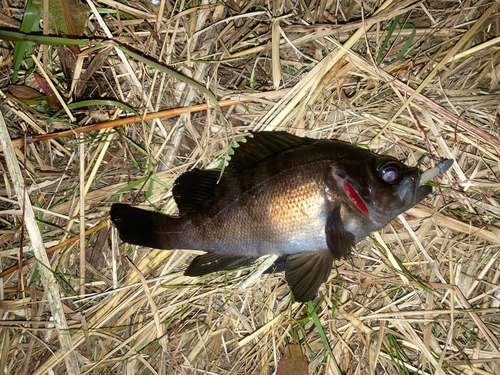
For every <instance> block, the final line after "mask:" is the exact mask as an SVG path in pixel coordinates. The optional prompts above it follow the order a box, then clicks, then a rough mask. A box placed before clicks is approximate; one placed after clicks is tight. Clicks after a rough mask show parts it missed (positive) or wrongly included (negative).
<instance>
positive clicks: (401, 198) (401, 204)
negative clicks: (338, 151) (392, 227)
mask: <svg viewBox="0 0 500 375" xmlns="http://www.w3.org/2000/svg"><path fill="white" fill-rule="evenodd" d="M442 164H443V163H441V164H440V165H439V166H441V167H440V168H438V167H439V166H438V167H436V168H435V169H436V170H435V171H434V170H433V171H432V173H428V174H427V177H426V178H428V179H430V178H432V177H434V176H435V175H437V174H438V173H444V171H446V170H447V169H448V168H449V167H450V166H451V163H449V161H447V164H446V165H445V166H444V167H443V166H442ZM331 173H332V175H333V177H334V180H335V184H336V189H335V190H336V191H337V192H340V195H341V196H342V198H343V201H344V202H345V203H346V204H347V206H348V207H349V208H350V209H349V210H347V211H348V212H349V214H350V215H356V216H357V217H358V218H360V219H362V221H363V222H364V223H369V224H371V225H370V228H369V231H370V232H371V231H373V230H378V229H380V228H382V227H384V226H385V225H387V224H388V223H389V222H390V221H391V220H393V219H394V218H395V217H397V216H398V215H399V214H401V213H403V212H405V211H407V210H408V209H410V208H411V207H413V206H415V205H416V204H417V203H419V202H420V201H421V200H423V199H424V198H425V197H426V196H427V195H429V194H430V193H431V191H432V188H431V187H430V186H427V185H424V184H423V183H424V182H425V181H422V179H421V172H420V170H419V169H418V168H413V167H408V166H406V165H404V164H403V163H401V162H400V161H399V160H397V159H395V158H393V157H390V156H380V155H377V154H373V153H371V152H369V151H365V150H363V151H362V152H360V153H359V154H358V156H357V157H356V158H352V157H350V158H345V159H342V160H341V161H339V162H338V163H335V164H334V165H332V166H331ZM349 214H348V215H349ZM345 219H347V220H348V219H349V218H345ZM357 221H358V222H359V220H357ZM363 234H364V233H363ZM361 236H362V235H361ZM357 237H358V236H357Z"/></svg>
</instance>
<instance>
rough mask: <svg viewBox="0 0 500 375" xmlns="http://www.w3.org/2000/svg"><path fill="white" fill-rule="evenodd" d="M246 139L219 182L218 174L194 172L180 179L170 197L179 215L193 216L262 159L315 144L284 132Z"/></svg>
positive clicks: (258, 134) (219, 174)
mask: <svg viewBox="0 0 500 375" xmlns="http://www.w3.org/2000/svg"><path fill="white" fill-rule="evenodd" d="M251 134H252V135H253V137H246V138H245V139H246V142H242V143H239V146H238V147H234V149H233V151H234V155H232V156H231V160H230V162H229V165H228V166H227V168H226V169H225V171H224V175H223V176H222V178H221V172H219V171H210V170H205V171H203V170H199V169H194V170H192V171H189V172H186V173H184V174H183V175H182V176H180V177H179V178H178V179H177V180H176V181H175V184H174V187H173V190H172V194H173V196H174V199H175V203H177V207H179V215H181V216H183V215H187V214H189V213H191V212H193V211H194V210H195V209H196V208H197V207H198V206H199V205H201V204H202V203H203V202H205V201H206V200H207V199H208V198H209V197H210V196H211V195H212V194H213V192H214V190H215V188H216V187H217V184H218V183H219V184H220V183H222V182H224V181H225V180H226V179H227V178H228V177H229V176H231V175H232V174H234V173H239V172H243V171H245V170H246V169H248V168H250V167H251V166H252V165H254V164H256V163H258V162H260V161H262V160H263V159H265V158H267V157H269V156H271V155H275V154H278V153H280V152H283V151H286V150H289V149H292V148H296V147H300V146H303V145H307V144H311V143H314V142H316V140H314V139H310V138H301V137H297V136H295V135H292V134H288V133H285V132H255V133H251Z"/></svg>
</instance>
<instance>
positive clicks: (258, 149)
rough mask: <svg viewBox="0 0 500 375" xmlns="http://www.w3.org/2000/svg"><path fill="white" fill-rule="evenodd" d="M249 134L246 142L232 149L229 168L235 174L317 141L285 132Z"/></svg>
mask: <svg viewBox="0 0 500 375" xmlns="http://www.w3.org/2000/svg"><path fill="white" fill-rule="evenodd" d="M250 134H251V135H252V136H251V137H246V138H245V140H246V142H244V143H243V142H242V143H239V147H235V148H234V149H233V150H234V155H231V160H230V161H229V168H230V169H232V170H235V171H236V172H243V171H244V170H246V169H248V168H250V167H251V166H252V165H254V164H256V163H258V162H260V161H262V160H264V159H265V158H267V157H269V156H271V155H275V154H279V153H280V152H283V151H286V150H290V149H292V148H296V147H300V146H303V145H310V144H312V143H314V142H316V141H317V140H316V139H311V138H302V137H297V136H296V135H292V134H289V133H285V132H251V133H250Z"/></svg>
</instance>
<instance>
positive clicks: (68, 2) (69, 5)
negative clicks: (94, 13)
mask: <svg viewBox="0 0 500 375" xmlns="http://www.w3.org/2000/svg"><path fill="white" fill-rule="evenodd" d="M33 4H34V5H35V7H36V8H37V9H38V11H39V12H40V14H43V0H33ZM89 16H90V8H89V6H88V5H87V4H83V3H81V2H80V1H78V0H49V27H50V28H51V29H52V30H54V31H55V32H56V33H58V34H60V33H62V34H64V35H68V36H77V37H78V36H81V35H83V33H84V32H85V25H86V24H87V20H88V19H89Z"/></svg>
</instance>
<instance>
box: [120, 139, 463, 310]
mask: <svg viewBox="0 0 500 375" xmlns="http://www.w3.org/2000/svg"><path fill="white" fill-rule="evenodd" d="M244 140H245V142H242V143H239V144H238V147H236V148H234V149H233V150H234V154H233V155H231V156H230V161H229V164H228V165H227V166H226V167H225V169H224V172H223V173H222V174H221V171H219V170H199V169H194V170H191V171H188V172H186V173H184V174H182V175H181V176H180V177H178V178H177V180H176V181H175V183H174V186H173V188H172V195H173V197H174V199H175V202H176V204H177V207H178V210H179V214H178V215H177V216H169V215H164V214H162V213H159V212H151V211H147V210H143V209H140V208H136V207H132V206H130V205H128V204H123V203H115V204H113V205H112V207H111V210H110V216H111V220H112V222H113V223H114V225H115V226H116V228H117V229H118V232H119V236H120V238H121V239H122V240H123V241H125V242H128V243H130V244H135V245H141V246H144V247H150V248H156V249H166V250H169V249H191V250H201V251H205V252H206V254H203V255H198V256H196V257H195V258H194V259H193V261H192V262H191V264H190V265H189V266H188V267H187V269H186V270H185V272H184V274H185V275H186V276H193V277H194V276H202V275H206V274H210V273H214V272H220V271H223V270H232V269H236V268H240V267H242V266H246V265H249V264H251V263H253V262H254V261H255V260H257V259H258V258H260V257H262V256H264V255H269V254H276V255H277V256H278V259H277V260H276V262H275V263H274V265H273V266H272V267H271V268H269V270H268V271H269V272H271V271H274V272H283V271H284V272H285V279H286V281H287V283H288V285H289V286H290V289H291V291H292V294H293V297H294V299H295V300H296V301H298V302H307V301H310V300H312V299H313V298H314V297H315V296H316V295H317V292H318V290H319V287H320V286H321V284H322V283H324V282H325V281H326V280H327V279H328V276H329V275H330V272H331V270H332V265H333V261H334V260H339V259H342V258H347V257H349V255H350V254H352V252H353V250H354V248H355V245H356V243H358V242H360V241H361V240H363V239H364V238H365V237H367V236H368V235H369V234H370V233H372V232H375V231H377V230H380V229H381V228H383V227H385V226H386V225H387V224H388V223H389V222H390V221H392V220H393V219H394V218H396V217H397V216H398V215H399V214H401V213H403V212H405V211H407V210H408V209H410V208H411V207H413V206H414V205H416V204H417V203H419V202H420V201H422V200H423V199H424V198H425V197H426V196H427V195H429V194H430V193H431V191H432V188H431V187H430V186H427V185H425V184H424V183H425V182H426V181H428V180H430V179H431V178H433V177H435V176H436V175H437V174H438V173H444V172H446V171H447V170H448V169H449V168H450V166H451V164H452V163H453V159H447V160H445V161H443V162H441V163H440V164H438V166H437V167H434V168H432V169H429V170H428V171H426V172H424V174H423V175H422V176H421V172H420V170H419V169H418V168H413V167H408V166H406V165H404V164H403V163H401V162H400V161H399V160H397V159H396V158H393V157H391V156H383V155H378V154H375V153H373V152H371V151H369V150H367V149H366V148H361V147H358V146H355V145H352V144H349V143H346V142H343V141H339V140H330V139H313V138H307V137H298V136H295V135H292V134H289V133H286V132H253V133H251V134H250V135H249V136H248V137H246V138H244ZM424 175H425V180H423V179H422V178H421V177H423V176H424Z"/></svg>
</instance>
